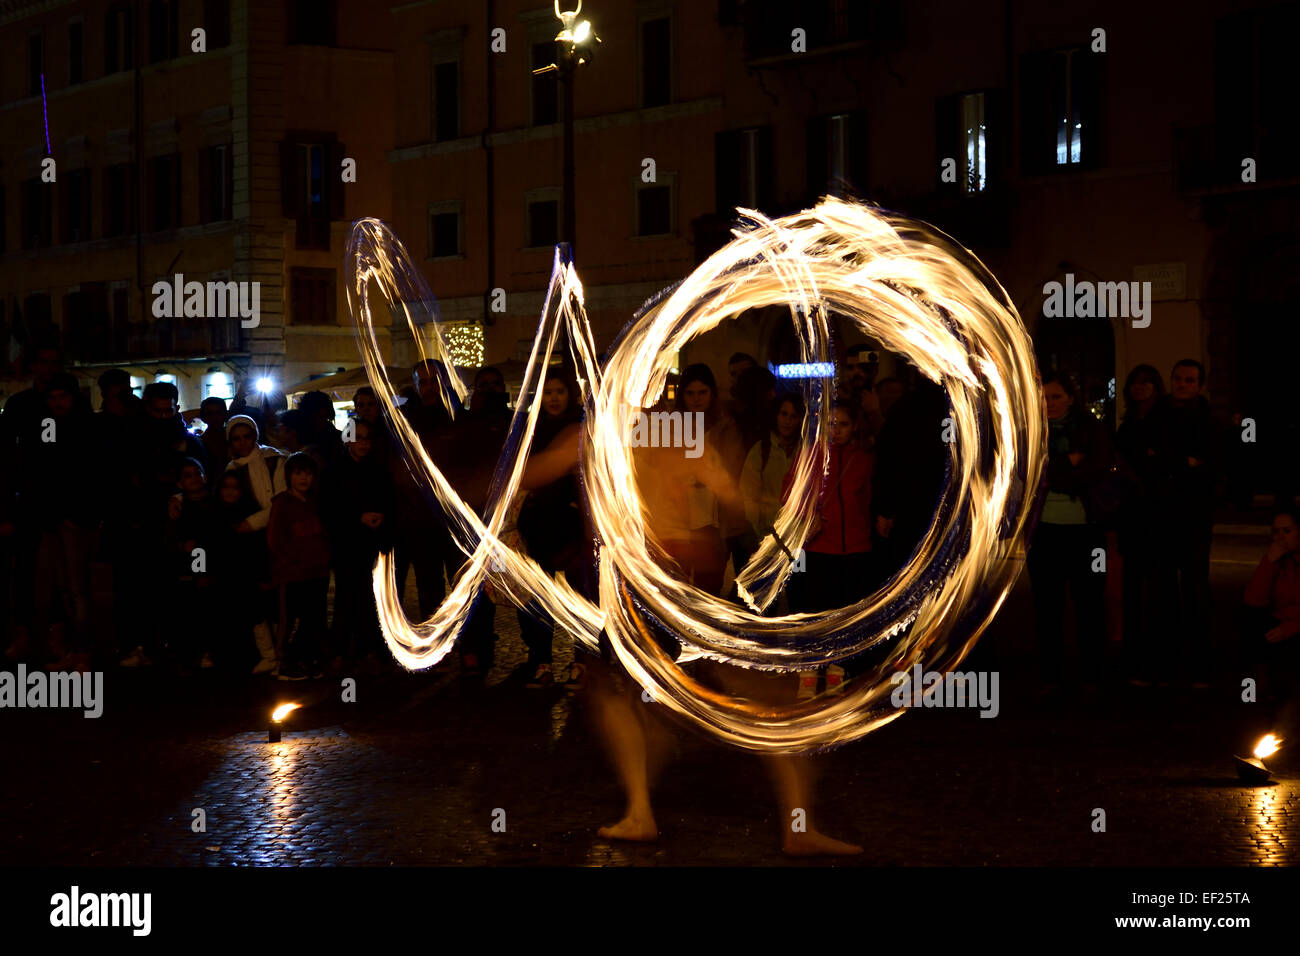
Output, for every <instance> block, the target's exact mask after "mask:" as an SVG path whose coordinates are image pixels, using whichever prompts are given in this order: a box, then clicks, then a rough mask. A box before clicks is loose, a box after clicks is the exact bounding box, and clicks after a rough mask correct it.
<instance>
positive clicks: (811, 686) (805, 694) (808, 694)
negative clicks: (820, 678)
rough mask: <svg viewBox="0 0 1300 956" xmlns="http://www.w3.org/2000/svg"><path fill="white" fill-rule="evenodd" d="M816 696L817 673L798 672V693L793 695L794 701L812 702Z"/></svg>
mask: <svg viewBox="0 0 1300 956" xmlns="http://www.w3.org/2000/svg"><path fill="white" fill-rule="evenodd" d="M816 696H817V672H816V671H800V672H799V692H798V693H797V694H795V698H794V699H795V700H812V699H813V698H814V697H816Z"/></svg>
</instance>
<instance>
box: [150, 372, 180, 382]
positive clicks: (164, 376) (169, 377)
mask: <svg viewBox="0 0 1300 956" xmlns="http://www.w3.org/2000/svg"><path fill="white" fill-rule="evenodd" d="M153 380H154V381H155V382H163V383H165V384H167V385H175V384H176V376H175V375H173V374H172V373H171V372H159V373H158V374H157V375H155V376H154V377H153Z"/></svg>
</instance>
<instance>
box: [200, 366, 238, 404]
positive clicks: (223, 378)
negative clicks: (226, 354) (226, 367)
mask: <svg viewBox="0 0 1300 956" xmlns="http://www.w3.org/2000/svg"><path fill="white" fill-rule="evenodd" d="M203 397H204V398H224V399H225V400H226V401H230V400H232V399H233V398H234V397H235V382H234V379H232V378H231V377H230V375H229V374H228V373H226V372H211V373H209V374H208V375H207V376H206V377H205V378H204V380H203Z"/></svg>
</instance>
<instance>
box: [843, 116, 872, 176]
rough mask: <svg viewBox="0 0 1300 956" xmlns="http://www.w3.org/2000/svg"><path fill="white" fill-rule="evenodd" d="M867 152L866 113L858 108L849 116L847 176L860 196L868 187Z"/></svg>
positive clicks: (868, 168)
mask: <svg viewBox="0 0 1300 956" xmlns="http://www.w3.org/2000/svg"><path fill="white" fill-rule="evenodd" d="M869 159H870V156H869V154H868V152H867V114H866V112H864V111H862V110H859V111H857V112H855V113H853V114H851V115H850V116H849V170H848V172H849V176H850V177H851V179H852V182H853V188H854V189H855V190H856V191H857V193H858V195H859V196H860V197H863V198H866V196H867V190H868V188H869V187H870V181H869V177H870V174H871V170H870V167H869V166H868V160H869Z"/></svg>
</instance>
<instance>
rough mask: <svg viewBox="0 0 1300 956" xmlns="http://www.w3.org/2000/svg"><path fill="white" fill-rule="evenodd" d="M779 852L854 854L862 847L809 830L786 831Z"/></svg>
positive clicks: (804, 854)
mask: <svg viewBox="0 0 1300 956" xmlns="http://www.w3.org/2000/svg"><path fill="white" fill-rule="evenodd" d="M781 852H782V853H784V854H786V855H787V856H856V855H857V854H859V853H861V852H862V847H860V846H855V845H854V844H852V843H845V842H844V841H842V840H833V839H831V838H830V837H828V836H827V835H826V834H824V833H819V832H818V831H816V830H809V831H807V832H806V833H787V834H786V835H785V840H784V842H783V843H782V845H781Z"/></svg>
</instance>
